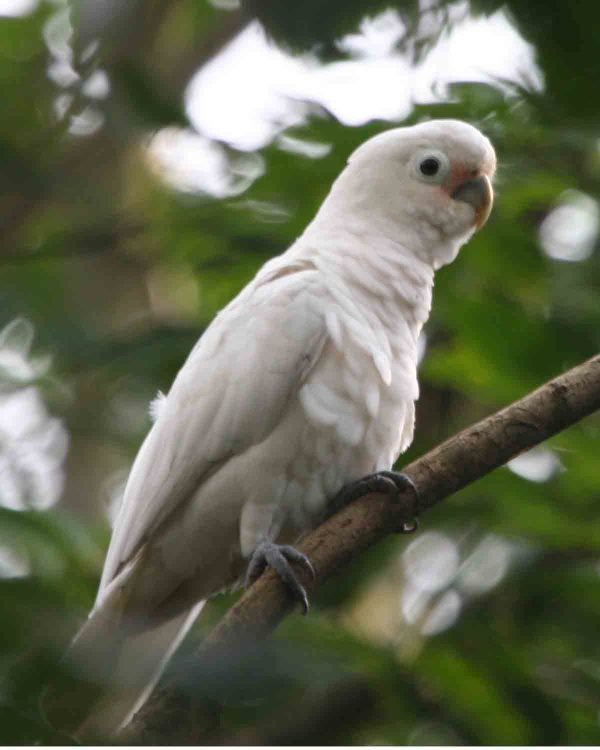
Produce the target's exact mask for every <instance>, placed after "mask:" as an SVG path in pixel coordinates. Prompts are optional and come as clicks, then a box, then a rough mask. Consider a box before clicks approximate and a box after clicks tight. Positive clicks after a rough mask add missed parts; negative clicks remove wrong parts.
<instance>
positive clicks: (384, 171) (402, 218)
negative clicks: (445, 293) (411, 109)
mask: <svg viewBox="0 0 600 750" xmlns="http://www.w3.org/2000/svg"><path fill="white" fill-rule="evenodd" d="M495 169H496V155H495V153H494V149H493V147H492V144H491V143H490V141H489V140H488V139H487V138H486V137H485V136H484V135H482V134H481V133H480V132H479V130H477V129H476V128H474V127H473V126H472V125H468V124H467V123H464V122H460V121H459V120H431V121H429V122H424V123H421V124H419V125H414V126H412V127H406V128H394V129H393V130H388V131H386V132H384V133H380V134H379V135H376V136H375V137H373V138H371V139H369V140H368V141H366V142H365V143H363V144H362V145H361V146H360V147H359V148H358V149H356V151H354V153H353V154H352V155H351V157H350V159H349V160H348V165H347V167H346V169H345V170H344V171H343V172H342V173H341V175H340V177H339V178H338V180H337V181H336V184H335V185H334V188H333V190H332V193H331V198H332V199H333V203H334V206H335V207H336V209H337V211H338V212H339V211H340V210H342V212H346V213H348V214H349V215H351V216H353V217H359V219H360V221H362V222H364V223H365V225H367V224H371V225H375V226H378V227H380V229H381V230H382V231H383V232H384V233H385V234H386V236H388V237H390V238H391V239H393V240H397V241H398V242H400V243H404V244H407V245H408V246H409V249H411V250H413V251H414V252H415V253H417V254H418V255H421V256H426V257H427V260H428V261H430V262H431V263H432V264H433V265H434V267H438V266H440V265H443V264H444V263H447V262H449V261H450V260H452V259H453V257H454V256H455V255H456V253H457V252H458V249H459V247H460V245H462V244H463V243H464V242H466V241H467V240H468V239H469V237H471V235H472V234H473V232H475V231H476V230H477V229H480V228H481V227H482V226H483V224H484V223H485V222H486V220H487V218H488V216H489V214H490V211H491V208H492V202H493V192H492V178H493V176H494V172H495Z"/></svg>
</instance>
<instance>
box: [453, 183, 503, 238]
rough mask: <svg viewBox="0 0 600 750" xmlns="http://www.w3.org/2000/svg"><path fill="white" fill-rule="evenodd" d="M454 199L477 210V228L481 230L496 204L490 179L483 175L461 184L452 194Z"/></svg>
mask: <svg viewBox="0 0 600 750" xmlns="http://www.w3.org/2000/svg"><path fill="white" fill-rule="evenodd" d="M452 198H454V200H456V201H464V202H465V203H468V204H469V205H470V206H473V208H474V209H475V227H476V228H477V229H481V227H482V226H483V225H484V224H485V222H486V221H487V218H488V216H489V215H490V211H491V210H492V203H493V202H494V193H493V191H492V185H491V183H490V180H489V178H488V177H487V176H486V175H484V174H482V175H480V176H479V177H474V178H473V179H471V180H467V181H466V182H463V183H461V184H460V185H459V186H458V187H457V188H456V190H454V192H453V193H452Z"/></svg>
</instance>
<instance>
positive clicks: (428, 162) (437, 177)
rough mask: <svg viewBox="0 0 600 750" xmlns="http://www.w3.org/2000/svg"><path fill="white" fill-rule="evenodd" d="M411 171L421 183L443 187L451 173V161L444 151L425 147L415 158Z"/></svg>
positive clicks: (412, 161)
mask: <svg viewBox="0 0 600 750" xmlns="http://www.w3.org/2000/svg"><path fill="white" fill-rule="evenodd" d="M411 171H412V173H413V175H414V176H415V177H416V178H417V180H420V181H421V182H426V183H427V184H429V185H432V184H433V185H441V184H442V183H443V182H444V180H445V179H446V177H447V176H448V174H449V172H450V160H449V159H448V157H447V156H446V154H445V153H444V152H443V151H439V150H438V149H436V148H431V147H425V148H423V149H420V150H419V151H417V153H416V154H415V155H414V156H413V158H412V160H411Z"/></svg>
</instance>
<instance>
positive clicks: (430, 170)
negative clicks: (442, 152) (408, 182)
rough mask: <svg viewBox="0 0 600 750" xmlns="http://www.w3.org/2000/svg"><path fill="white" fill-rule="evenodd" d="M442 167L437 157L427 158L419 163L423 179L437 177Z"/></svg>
mask: <svg viewBox="0 0 600 750" xmlns="http://www.w3.org/2000/svg"><path fill="white" fill-rule="evenodd" d="M441 167H442V165H441V162H440V160H439V159H438V158H437V157H435V156H426V157H425V158H424V159H423V160H422V161H421V162H420V163H419V172H420V173H421V174H422V175H423V177H435V176H436V175H437V173H438V172H439V171H440V169H441Z"/></svg>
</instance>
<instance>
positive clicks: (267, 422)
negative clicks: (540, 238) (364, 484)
mask: <svg viewBox="0 0 600 750" xmlns="http://www.w3.org/2000/svg"><path fill="white" fill-rule="evenodd" d="M427 158H434V159H437V161H438V166H439V172H438V173H437V174H436V175H433V176H432V175H427V174H425V173H424V172H423V170H422V168H421V165H422V164H423V162H424V160H425V159H427ZM430 168H431V165H429V167H428V169H430ZM494 168H495V157H494V152H493V149H492V147H491V145H490V143H489V141H488V140H487V139H486V138H485V137H484V136H482V135H481V134H480V133H479V131H477V130H475V129H474V128H472V127H471V126H469V125H466V124H464V123H460V122H457V121H433V122H429V123H426V124H422V125H417V126H415V127H412V128H402V129H396V130H391V131H388V132H386V133H383V134H382V135H380V136H377V137H375V138H373V139H371V140H370V141H368V142H366V143H365V144H363V145H362V146H361V147H360V148H359V149H358V150H357V151H356V152H355V153H354V154H353V156H352V157H351V159H350V160H349V164H348V166H347V167H346V169H345V170H344V172H342V174H341V176H340V177H339V178H338V180H337V181H336V182H335V184H334V185H333V187H332V190H331V192H330V194H329V196H328V197H327V198H326V200H325V201H324V203H323V205H322V207H321V209H320V211H319V213H318V214H317V216H316V217H315V219H314V220H313V222H312V223H311V224H310V225H309V227H308V228H307V229H306V231H305V232H304V234H303V235H302V236H301V237H300V238H299V239H298V240H297V241H296V242H295V243H294V245H292V247H291V248H290V249H289V250H288V251H287V252H286V253H284V254H283V255H281V256H280V257H278V258H275V259H273V260H271V261H270V262H268V263H267V264H266V265H265V266H264V267H263V269H262V270H261V271H260V272H259V273H258V275H257V276H256V278H255V279H254V280H253V281H252V282H251V283H250V284H249V285H248V286H247V287H246V288H245V289H244V290H243V291H242V292H241V294H240V295H239V296H238V297H237V298H236V299H235V300H233V301H232V302H231V303H230V304H229V305H228V306H227V307H226V308H225V309H224V310H223V311H222V312H221V313H219V315H217V317H216V318H215V320H214V321H213V323H212V324H211V326H210V327H209V328H208V329H207V331H206V332H205V333H204V335H203V336H202V338H201V339H200V340H199V342H198V343H197V345H196V346H195V348H194V349H193V351H192V352H191V354H190V355H189V357H188V359H187V361H186V363H185V364H184V366H183V367H182V369H181V371H180V372H179V374H178V375H177V378H176V380H175V382H174V383H173V386H172V388H171V390H170V391H169V393H168V395H167V396H166V397H162V398H161V399H160V400H159V401H157V402H155V403H154V406H153V413H154V414H155V415H156V421H155V423H154V425H153V427H152V429H151V431H150V433H149V434H148V436H147V438H146V440H145V441H144V444H143V446H142V448H141V450H140V452H139V454H138V456H137V458H136V460H135V463H134V466H133V468H132V471H131V475H130V477H129V481H128V483H127V488H126V491H125V497H124V500H123V504H122V508H121V510H120V513H119V515H118V518H117V521H116V524H115V528H114V532H113V537H112V541H111V544H110V549H109V552H108V556H107V558H106V563H105V567H104V572H103V575H102V582H101V585H100V590H99V592H98V598H97V601H96V606H95V608H94V610H93V612H92V614H91V616H90V619H89V620H88V622H87V624H86V625H85V626H84V628H83V630H82V632H81V634H80V636H79V637H78V639H77V640H76V641H75V644H74V648H73V657H74V658H77V657H79V658H82V657H83V658H84V659H85V657H86V656H89V654H90V651H91V650H92V648H93V644H97V643H98V639H99V638H102V637H103V636H104V635H105V634H107V633H112V634H113V637H114V636H115V633H121V638H120V640H118V643H117V645H116V646H115V648H114V649H113V650H112V651H111V659H112V661H111V660H109V661H110V663H111V666H110V669H109V668H108V666H107V667H106V671H107V672H108V673H111V674H115V670H117V672H116V674H120V672H119V671H118V670H122V672H123V674H126V673H127V674H129V675H130V676H131V675H135V678H132V685H131V686H130V688H131V689H129V688H128V689H127V690H124V691H123V693H122V694H120V695H118V696H117V697H116V698H117V699H118V700H117V699H116V698H115V697H114V696H112V697H111V698H110V699H108V700H106V701H105V702H104V703H103V704H101V705H98V706H96V707H95V709H94V711H93V712H92V714H91V715H90V717H88V720H87V722H86V723H85V724H84V727H85V729H86V730H90V729H95V730H97V729H102V730H104V731H106V730H107V729H109V730H110V729H113V730H114V729H116V728H117V725H119V724H121V723H123V722H124V721H125V720H126V719H127V718H128V717H129V715H130V714H131V711H132V707H133V704H134V703H135V702H136V701H138V702H139V697H140V691H141V690H142V688H143V687H144V686H145V685H147V684H148V683H150V682H151V681H152V680H154V679H156V678H157V676H158V673H159V672H160V668H161V667H162V662H163V661H164V658H165V654H166V653H167V652H168V651H169V650H172V648H173V643H174V642H175V641H177V642H178V641H179V640H180V639H181V638H182V637H183V636H184V635H185V632H186V631H187V629H188V628H189V627H190V625H191V624H192V622H193V619H194V617H195V614H196V610H199V607H200V606H201V605H199V604H198V603H199V602H201V601H202V600H203V599H205V598H206V597H208V596H210V595H212V594H214V593H216V592H217V591H219V590H221V589H223V588H225V587H228V586H231V585H232V584H234V583H235V582H236V581H238V580H239V578H240V576H241V575H242V574H243V572H244V569H245V566H246V564H247V560H248V558H249V557H250V556H251V554H252V552H253V551H254V549H255V548H256V546H257V544H258V543H259V542H260V541H261V540H264V539H268V540H275V541H281V540H284V541H293V540H294V539H295V538H297V536H298V535H299V534H300V533H301V532H302V531H304V530H306V529H307V528H309V527H311V526H313V525H315V524H316V523H318V522H319V520H320V519H321V518H322V517H323V515H324V512H325V508H326V504H327V500H328V499H331V498H332V497H333V496H334V495H335V494H336V493H337V492H338V491H339V490H340V489H341V488H342V487H343V486H344V485H345V484H347V483H348V482H351V481H353V480H356V479H359V478H360V477H362V476H364V475H366V474H370V473H372V472H375V471H378V470H384V469H390V468H391V467H392V465H393V463H394V461H395V460H396V458H397V457H398V455H399V454H400V453H401V452H402V451H403V450H405V449H406V447H407V446H408V445H409V444H410V442H411V440H412V436H413V428H414V414H415V409H414V402H415V400H416V399H417V397H418V393H419V390H418V384H417V371H416V364H417V338H418V336H419V333H420V330H421V327H422V326H423V323H424V322H425V320H426V319H427V316H428V314H429V309H430V305H431V295H432V287H433V277H434V270H435V269H436V268H438V267H439V266H441V265H443V264H445V263H448V262H450V261H451V260H452V259H453V258H454V257H455V256H456V254H457V252H458V250H459V247H460V245H461V244H463V243H464V242H465V241H466V240H467V239H468V238H469V237H470V236H471V234H472V233H473V231H474V230H475V228H476V226H478V225H481V223H483V221H485V219H486V218H487V213H488V212H489V205H490V203H491V192H490V193H489V195H487V197H486V196H484V195H483V193H481V188H482V185H483V187H484V188H485V184H486V181H487V180H488V178H490V177H491V176H492V174H493V171H494ZM477 179H479V182H478V183H477V185H478V189H479V190H480V193H479V194H478V195H479V197H478V198H477V197H476V198H473V193H472V191H471V192H469V191H466V192H465V190H462V191H460V190H459V189H460V188H461V186H463V185H464V184H466V183H469V184H471V183H473V181H477ZM482 180H483V182H482ZM487 185H488V187H489V181H487ZM484 192H485V190H484ZM465 196H466V197H465ZM478 201H479V202H478ZM131 622H138V623H141V625H139V626H136V627H134V628H132V627H131V625H130V623H131ZM153 634H154V635H155V637H153ZM144 639H145V640H144ZM136 641H137V643H138V648H139V644H140V643H143V644H144V645H143V649H144V651H145V652H146V656H148V653H152V652H153V653H154V656H151V657H150V658H146V659H145V660H143V661H144V665H143V666H141V667H140V666H139V665H137V664H135V665H134V662H135V655H134V647H135V646H134V644H135V643H136Z"/></svg>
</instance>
